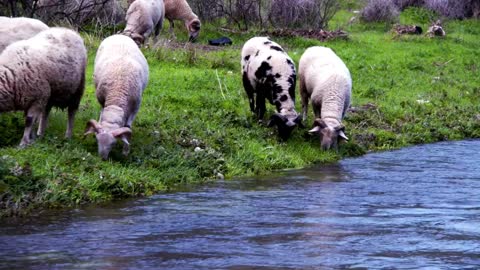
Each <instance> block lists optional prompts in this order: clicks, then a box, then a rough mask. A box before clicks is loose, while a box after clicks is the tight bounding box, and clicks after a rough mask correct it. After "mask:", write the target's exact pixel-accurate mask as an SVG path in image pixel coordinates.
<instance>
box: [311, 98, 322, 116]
mask: <svg viewBox="0 0 480 270" xmlns="http://www.w3.org/2000/svg"><path fill="white" fill-rule="evenodd" d="M312 107H313V113H314V114H315V118H322V105H321V104H313V101H312Z"/></svg>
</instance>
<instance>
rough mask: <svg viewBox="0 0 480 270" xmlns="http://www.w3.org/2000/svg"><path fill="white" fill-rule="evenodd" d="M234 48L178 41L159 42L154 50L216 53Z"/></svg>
mask: <svg viewBox="0 0 480 270" xmlns="http://www.w3.org/2000/svg"><path fill="white" fill-rule="evenodd" d="M230 47H232V46H230V45H228V46H211V45H206V44H201V43H191V42H187V43H183V42H178V41H176V40H160V41H159V42H157V43H156V44H155V45H154V46H153V48H154V49H157V48H166V49H172V50H178V49H182V50H185V49H196V50H201V51H205V52H215V51H221V50H224V49H225V48H230Z"/></svg>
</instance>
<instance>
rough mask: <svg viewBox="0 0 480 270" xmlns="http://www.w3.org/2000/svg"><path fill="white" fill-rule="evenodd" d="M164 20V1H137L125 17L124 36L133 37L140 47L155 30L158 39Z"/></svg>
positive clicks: (129, 8)
mask: <svg viewBox="0 0 480 270" xmlns="http://www.w3.org/2000/svg"><path fill="white" fill-rule="evenodd" d="M164 18H165V5H164V3H163V0H136V1H134V2H133V3H132V4H131V5H130V6H129V7H128V10H127V16H126V17H125V20H126V21H127V25H126V26H125V30H123V34H124V35H126V36H129V37H131V38H132V39H133V40H134V41H135V42H136V43H137V45H139V46H140V45H141V44H143V43H144V42H145V40H146V39H147V38H148V36H149V35H150V34H151V33H152V32H153V31H154V30H155V33H154V34H155V39H156V38H157V36H158V34H159V33H160V29H162V25H163V19H164Z"/></svg>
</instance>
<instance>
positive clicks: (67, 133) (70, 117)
mask: <svg viewBox="0 0 480 270" xmlns="http://www.w3.org/2000/svg"><path fill="white" fill-rule="evenodd" d="M76 112H77V108H75V107H68V122H67V131H65V138H67V139H70V138H72V133H73V122H74V120H75V113H76Z"/></svg>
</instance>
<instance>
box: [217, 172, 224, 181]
mask: <svg viewBox="0 0 480 270" xmlns="http://www.w3.org/2000/svg"><path fill="white" fill-rule="evenodd" d="M217 179H219V180H223V179H225V176H223V174H221V173H217Z"/></svg>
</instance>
